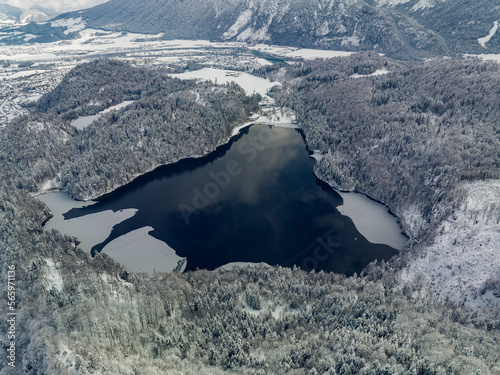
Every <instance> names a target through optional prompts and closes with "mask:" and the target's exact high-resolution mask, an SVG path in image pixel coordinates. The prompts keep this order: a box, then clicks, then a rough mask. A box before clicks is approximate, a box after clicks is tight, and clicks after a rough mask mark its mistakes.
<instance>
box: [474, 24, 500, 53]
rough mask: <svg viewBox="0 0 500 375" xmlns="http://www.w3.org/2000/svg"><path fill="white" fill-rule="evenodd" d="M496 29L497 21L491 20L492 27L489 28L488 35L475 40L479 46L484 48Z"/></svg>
mask: <svg viewBox="0 0 500 375" xmlns="http://www.w3.org/2000/svg"><path fill="white" fill-rule="evenodd" d="M497 30H498V21H495V22H493V27H492V28H491V30H490V32H489V34H488V35H486V36H484V37H482V38H478V39H477V41H478V43H479V44H480V45H481V47H483V48H486V43H488V42H489V41H490V39H491V38H493V36H494V35H495V34H496V32H497Z"/></svg>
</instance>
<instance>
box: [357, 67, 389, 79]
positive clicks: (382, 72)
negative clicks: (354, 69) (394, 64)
mask: <svg viewBox="0 0 500 375" xmlns="http://www.w3.org/2000/svg"><path fill="white" fill-rule="evenodd" d="M387 73H389V71H388V70H387V69H377V70H376V71H375V72H373V73H372V74H357V73H356V74H353V75H351V76H350V77H349V78H363V77H374V76H380V75H383V74H387Z"/></svg>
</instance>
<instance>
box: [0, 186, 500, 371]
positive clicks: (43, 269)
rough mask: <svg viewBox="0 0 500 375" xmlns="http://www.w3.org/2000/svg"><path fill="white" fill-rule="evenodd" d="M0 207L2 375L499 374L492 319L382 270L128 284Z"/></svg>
mask: <svg viewBox="0 0 500 375" xmlns="http://www.w3.org/2000/svg"><path fill="white" fill-rule="evenodd" d="M0 198H1V202H2V204H1V205H0V220H1V224H2V228H3V230H2V237H1V238H0V244H1V246H2V248H3V251H2V252H0V257H1V258H0V260H1V264H2V271H3V272H5V270H6V267H7V265H11V264H15V265H16V280H17V282H16V288H17V309H18V315H17V326H16V328H17V339H16V342H17V348H18V362H17V371H9V368H8V367H7V365H6V359H5V356H0V367H1V368H2V370H0V373H1V374H2V375H3V374H31V375H35V374H98V373H111V374H127V375H128V374H130V373H134V374H139V375H143V374H144V375H146V374H152V373H166V374H183V373H195V372H198V373H213V374H320V373H327V374H366V375H368V374H405V375H406V374H408V375H410V374H456V375H458V374H465V375H472V374H477V373H478V372H479V373H481V374H486V375H488V374H492V375H494V374H498V372H499V371H500V369H499V367H498V363H499V360H500V357H499V353H498V345H499V340H500V338H499V332H500V321H499V320H498V317H497V318H494V317H487V316H484V315H483V314H482V313H480V312H476V313H474V314H470V313H467V312H466V311H465V310H463V309H462V308H460V307H456V306H453V305H452V304H447V305H443V304H436V303H435V302H433V301H432V299H430V298H427V297H425V291H424V290H421V286H419V285H406V286H401V287H398V286H397V285H395V284H394V279H393V278H392V274H391V272H390V270H389V269H385V270H384V268H379V269H378V271H377V272H380V271H385V273H384V277H383V278H382V279H379V280H377V281H369V279H368V278H360V277H358V278H356V277H354V278H349V279H347V278H345V277H344V276H342V275H333V274H326V273H318V274H306V273H305V272H303V271H301V270H291V269H282V268H268V267H261V266H259V267H255V268H248V269H246V270H242V271H238V270H236V271H213V272H207V271H197V272H190V273H187V274H156V275H154V276H153V277H146V276H145V275H135V274H132V275H131V274H127V273H126V272H125V271H124V269H123V268H122V267H121V266H119V265H117V264H116V263H114V261H112V260H111V259H109V258H107V256H106V255H104V254H100V255H98V256H97V257H96V258H94V259H91V258H90V257H89V256H88V255H87V254H84V253H83V252H82V251H80V250H79V249H77V248H76V247H75V245H74V243H73V242H72V240H71V239H70V238H67V237H65V236H62V235H61V234H59V233H57V232H55V231H53V232H46V231H44V230H43V228H42V222H43V221H44V219H45V218H46V216H47V215H48V212H46V211H45V210H44V209H43V205H42V204H41V203H39V202H38V201H37V200H36V199H35V198H32V197H30V196H29V195H28V194H26V193H25V192H22V191H6V190H5V189H4V188H3V187H2V190H1V193H0ZM1 285H2V288H4V290H5V279H4V278H2V281H1ZM4 298H5V297H4ZM0 340H1V341H2V346H3V347H5V345H6V340H5V338H4V337H2V338H0Z"/></svg>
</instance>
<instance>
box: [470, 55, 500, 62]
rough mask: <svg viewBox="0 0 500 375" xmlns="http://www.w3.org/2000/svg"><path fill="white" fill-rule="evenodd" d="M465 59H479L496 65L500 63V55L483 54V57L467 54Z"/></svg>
mask: <svg viewBox="0 0 500 375" xmlns="http://www.w3.org/2000/svg"><path fill="white" fill-rule="evenodd" d="M464 57H477V58H479V59H481V60H486V61H494V62H496V63H500V54H494V53H489V54H481V55H471V54H465V55H464Z"/></svg>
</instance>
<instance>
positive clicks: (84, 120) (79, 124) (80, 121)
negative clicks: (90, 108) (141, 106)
mask: <svg viewBox="0 0 500 375" xmlns="http://www.w3.org/2000/svg"><path fill="white" fill-rule="evenodd" d="M133 102H134V100H126V101H124V102H121V103H120V104H117V105H114V106H112V107H109V108H107V109H105V110H103V111H101V112H99V113H98V114H97V115H90V116H81V117H78V118H77V119H76V120H73V121H71V125H73V126H74V127H75V128H77V129H80V130H82V129H85V128H86V127H87V126H89V125H90V124H92V123H93V122H94V121H95V120H97V119H98V118H100V117H101V116H102V115H104V114H106V113H108V112H111V111H118V110H120V109H122V108H125V107H126V106H128V105H129V104H132V103H133ZM89 104H90V103H89Z"/></svg>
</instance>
